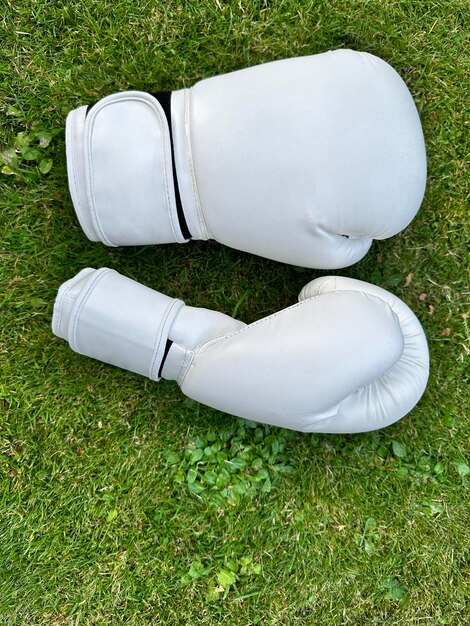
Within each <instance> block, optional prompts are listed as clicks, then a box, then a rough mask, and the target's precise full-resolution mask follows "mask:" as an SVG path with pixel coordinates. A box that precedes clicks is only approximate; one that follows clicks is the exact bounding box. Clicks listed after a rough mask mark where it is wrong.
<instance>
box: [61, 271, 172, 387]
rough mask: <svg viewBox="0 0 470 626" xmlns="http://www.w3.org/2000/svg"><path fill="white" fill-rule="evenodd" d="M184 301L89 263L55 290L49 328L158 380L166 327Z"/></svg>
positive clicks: (81, 348) (77, 346) (90, 352)
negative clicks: (96, 268) (84, 268)
mask: <svg viewBox="0 0 470 626" xmlns="http://www.w3.org/2000/svg"><path fill="white" fill-rule="evenodd" d="M183 306H184V303H183V302H181V301H180V300H176V299H174V298H169V297H168V296H165V295H164V294H162V293H159V292H158V291H153V290H152V289H149V288H148V287H145V286H144V285H140V284H139V283H136V282H135V281H133V280H131V279H130V278H126V277H124V276H121V275H120V274H118V273H117V272H115V271H114V270H110V269H107V268H102V269H100V270H93V269H92V268H87V269H86V270H82V272H80V273H79V274H78V275H77V276H75V277H74V278H72V279H71V280H69V281H67V282H66V283H65V284H64V285H62V287H61V288H60V289H59V293H58V296H57V299H56V302H55V306H54V315H53V320H52V329H53V332H54V333H55V334H56V335H59V336H60V337H62V338H64V339H66V340H67V341H68V342H69V344H70V347H71V348H72V350H74V351H75V352H79V353H80V354H85V355H87V356H91V357H93V358H94V359H99V360H100V361H104V362H105V363H110V364H111V365H117V366H118V367H122V368H123V369H127V370H130V371H131V372H136V373H138V374H143V375H144V376H148V377H149V378H151V379H152V380H159V377H158V370H159V368H160V364H161V362H162V358H163V354H164V350H165V345H166V341H167V339H168V332H169V330H170V328H171V325H172V323H173V320H174V319H175V317H176V315H177V313H178V311H179V310H180V309H181V308H182V307H183Z"/></svg>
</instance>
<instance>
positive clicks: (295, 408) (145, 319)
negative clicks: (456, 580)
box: [52, 268, 429, 433]
mask: <svg viewBox="0 0 470 626" xmlns="http://www.w3.org/2000/svg"><path fill="white" fill-rule="evenodd" d="M52 324H53V331H54V333H55V334H56V335H58V336H59V337H62V338H64V339H66V340H67V341H68V342H69V344H70V346H71V348H72V349H73V350H75V351H76V352H79V353H81V354H85V355H88V356H91V357H94V358H95V359H100V360H101V361H105V362H106V363H111V364H113V365H117V366H119V367H122V368H125V369H128V370H131V371H132V372H138V373H139V374H143V375H144V376H148V377H149V378H151V379H153V380H156V381H157V380H159V379H160V378H165V379H170V380H176V381H177V382H178V384H179V385H180V387H181V389H182V391H183V392H184V393H185V394H186V395H187V396H189V397H190V398H193V399H194V400H198V401H199V402H203V403H205V404H207V405H209V406H211V407H214V408H216V409H219V410H221V411H225V412H227V413H231V414H232V415H237V416H240V417H245V418H249V419H252V420H256V421H259V422H264V423H267V424H273V425H276V426H283V427H285V428H291V429H294V430H300V431H306V432H323V433H355V432H362V431H369V430H374V429H377V428H382V427H384V426H387V425H388V424H391V423H392V422H395V421H396V420H398V419H400V418H401V417H403V416H404V415H405V414H406V413H408V412H409V411H410V410H411V409H412V408H413V407H414V405H415V404H416V403H417V402H418V400H419V398H420V397H421V395H422V393H423V391H424V389H425V386H426V381H427V378H428V368H429V357H428V349H427V343H426V339H425V336H424V333H423V330H422V328H421V326H420V324H419V322H418V320H417V319H416V317H415V316H414V314H413V313H412V312H411V311H410V309H409V308H408V307H407V306H406V305H405V304H404V303H403V302H402V301H401V300H399V299H398V298H396V297H395V296H393V295H391V294H390V293H388V292H387V291H385V290H383V289H381V288H379V287H375V286H373V285H369V284H367V283H364V282H361V281H358V280H353V279H350V278H337V277H327V278H318V279H316V280H314V281H313V282H311V283H309V284H308V285H307V286H306V287H304V289H303V290H302V292H301V294H300V302H299V303H298V304H296V305H294V306H291V307H289V308H287V309H284V310H283V311H280V312H279V313H275V314H274V315H270V316H269V317H266V318H264V319H261V320H260V321H258V322H255V323H254V324H250V325H248V326H247V325H245V324H244V323H243V322H240V321H238V320H235V319H232V318H230V317H228V316H227V315H224V314H222V313H217V312H215V311H210V310H207V309H201V308H193V307H189V306H186V305H185V304H184V303H183V302H182V301H180V300H176V299H173V298H169V297H168V296H166V295H163V294H161V293H159V292H157V291H153V290H152V289H149V288H148V287H145V286H143V285H141V284H139V283H137V282H135V281H133V280H130V279H129V278H125V277H124V276H121V275H120V274H118V273H117V272H115V271H114V270H110V269H100V270H95V269H91V268H88V269H85V270H82V272H80V273H79V274H78V275H77V276H76V277H75V278H73V279H71V280H69V281H68V282H66V283H64V284H63V285H62V286H61V288H60V289H59V293H58V296H57V299H56V303H55V306H54V315H53V323H52Z"/></svg>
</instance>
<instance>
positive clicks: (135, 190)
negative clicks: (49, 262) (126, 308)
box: [66, 91, 185, 246]
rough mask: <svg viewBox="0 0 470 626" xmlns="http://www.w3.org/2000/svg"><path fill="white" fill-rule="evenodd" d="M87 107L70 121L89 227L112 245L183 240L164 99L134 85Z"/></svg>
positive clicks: (74, 175) (75, 185) (72, 183)
mask: <svg viewBox="0 0 470 626" xmlns="http://www.w3.org/2000/svg"><path fill="white" fill-rule="evenodd" d="M85 111H86V108H85V107H81V108H80V109H77V110H76V111H72V112H71V113H70V114H69V116H68V118H67V124H66V128H67V136H66V139H67V165H68V178H69V187H70V190H71V195H72V200H73V202H74V205H75V207H76V210H77V214H78V216H79V219H80V223H81V224H82V226H83V227H84V230H85V233H86V234H87V235H88V236H89V238H90V239H92V240H94V241H95V240H97V239H99V240H101V241H102V242H103V243H105V244H107V245H110V246H118V245H139V244H149V243H154V242H155V241H158V242H159V243H174V242H180V243H182V242H184V241H185V239H184V237H183V236H182V234H181V230H180V227H179V222H178V219H177V214H176V204H175V191H174V185H173V173H172V165H171V147H170V135H169V131H168V124H167V121H166V117H165V114H164V112H163V110H162V108H161V106H160V104H159V102H158V101H157V100H156V99H155V98H153V97H152V96H150V95H149V94H146V93H142V92H132V91H131V92H124V93H118V94H113V95H111V96H107V97H106V98H103V99H102V100H100V101H99V102H98V103H97V104H95V106H94V107H93V108H92V109H91V110H90V112H89V113H88V115H87V116H86V117H85Z"/></svg>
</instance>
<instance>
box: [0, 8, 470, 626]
mask: <svg viewBox="0 0 470 626" xmlns="http://www.w3.org/2000/svg"><path fill="white" fill-rule="evenodd" d="M469 12H470V9H469V5H468V3H467V2H460V1H458V0H449V1H437V0H435V1H425V0H423V1H421V2H413V1H406V0H404V1H400V2H399V1H396V0H393V1H392V0H384V1H382V2H379V1H365V0H364V1H363V2H352V1H351V0H346V1H334V0H332V1H329V2H328V1H322V0H319V1H317V2H313V1H312V2H294V1H293V0H285V1H279V2H275V1H273V2H254V1H251V2H245V1H243V0H240V2H222V1H221V0H220V1H218V0H216V1H212V2H211V1H209V0H205V1H202V2H177V1H176V0H170V1H168V2H165V3H163V2H151V1H148V0H145V1H143V0H142V1H137V0H116V1H114V2H112V1H110V0H108V1H105V0H96V1H94V2H92V1H91V0H83V1H78V0H70V1H68V2H53V1H52V0H21V1H13V0H2V2H1V10H0V93H1V99H0V123H1V137H2V143H3V147H2V148H1V150H2V151H3V165H2V167H3V169H4V173H3V174H0V225H1V244H0V251H1V252H0V253H1V259H0V280H1V290H0V299H1V300H0V301H1V320H0V321H1V324H0V352H1V357H0V359H1V365H0V367H1V375H0V481H1V483H0V624H6V625H8V626H14V625H15V626H16V625H27V626H34V625H53V626H56V625H75V624H77V625H78V624H80V625H81V624H96V625H98V624H99V625H105V624H106V625H108V624H112V625H119V624H129V625H131V624H132V625H137V624H169V625H173V624H175V625H177V624H191V625H193V624H194V625H196V624H218V623H222V622H223V623H225V624H229V625H231V624H234V625H240V626H241V625H243V626H245V625H250V624H269V625H271V624H272V625H275V624H276V625H277V624H279V625H285V626H290V625H297V624H313V625H320V624H328V625H330V624H331V625H337V624H351V625H353V624H358V625H362V624H380V625H383V624H386V625H388V624H390V625H392V624H393V625H395V624H406V625H409V624H420V625H421V624H426V625H428V624H429V625H434V624H451V625H460V624H470V612H469V600H468V594H469V585H468V583H469V578H468V574H469V572H468V566H469V552H468V546H469V539H470V515H469V500H468V486H469V481H470V476H469V474H470V469H469V465H470V453H469V445H468V442H469V434H470V432H469V431H470V429H469V419H468V418H469V402H468V387H466V386H465V385H466V384H468V352H469V347H468V326H467V324H468V309H466V308H465V306H464V305H465V300H466V299H468V289H469V287H468V278H469V266H468V241H469V229H468V223H469V220H468V213H467V211H468V209H467V207H466V204H465V201H466V199H465V194H466V190H467V183H468V171H467V172H466V170H465V159H466V158H468V141H466V137H468V126H467V127H465V116H466V113H467V111H466V109H467V110H468V104H469V99H468V97H469V93H468V77H469V56H468V47H467V48H466V45H467V46H468V34H469ZM342 47H349V48H354V49H357V50H365V51H368V52H371V53H374V54H376V55H378V56H380V57H382V58H383V59H385V60H387V61H388V62H390V63H391V64H392V65H393V66H394V67H395V68H396V69H397V71H398V72H399V73H400V74H401V76H402V77H403V78H404V79H405V81H406V83H407V84H408V86H409V88H410V90H411V93H412V94H413V96H414V98H415V101H416V103H417V106H418V109H419V111H420V115H421V120H422V123H423V127H424V133H425V138H426V145H427V154H428V168H429V171H428V174H429V176H428V187H427V193H426V198H425V200H424V203H423V206H422V208H421V210H420V212H419V214H418V216H417V218H416V219H415V220H414V221H413V223H412V224H411V225H410V226H409V227H408V228H407V229H406V231H404V232H403V233H401V234H400V235H398V236H396V237H394V238H392V239H390V240H388V241H383V242H376V243H374V245H373V247H372V249H371V251H370V252H369V254H368V255H367V256H366V258H365V259H364V260H363V261H361V262H360V263H358V264H357V265H355V266H353V267H352V268H349V269H346V270H342V271H340V272H337V273H340V274H342V275H347V276H352V277H355V278H360V279H362V280H366V281H369V282H372V283H374V284H377V285H380V286H382V287H385V288H386V289H388V290H390V291H392V292H393V293H395V294H396V295H398V296H399V297H400V298H402V299H403V300H404V301H405V302H406V303H407V304H408V305H410V306H411V308H412V309H413V310H414V311H415V312H416V314H417V315H418V317H419V319H420V320H421V322H422V324H423V326H424V329H425V331H426V334H427V337H428V341H429V346H430V350H431V378H430V381H429V386H428V389H427V391H426V393H425V395H424V397H423V399H422V401H421V402H420V403H419V405H418V406H417V407H416V408H415V410H414V411H413V412H412V413H411V414H410V415H408V416H407V417H405V418H404V419H403V420H402V421H400V422H399V423H397V424H395V425H393V426H391V427H389V428H388V429H386V430H384V431H381V432H376V433H370V434H364V435H356V436H324V435H300V434H297V433H295V434H293V435H292V434H289V433H286V432H285V431H282V430H280V429H275V428H268V427H258V428H256V425H253V424H250V423H248V424H245V423H244V422H243V421H241V420H236V419H235V418H232V417H230V416H227V415H224V414H222V413H219V412H217V411H214V410H211V409H208V408H207V407H204V406H201V405H198V404H197V403H195V402H192V401H189V400H187V399H185V397H184V396H183V395H182V394H181V392H180V391H179V388H178V387H177V386H176V384H175V383H170V382H161V383H160V384H155V383H152V382H150V381H148V380H146V379H145V378H142V377H139V376H137V375H133V374H131V373H129V372H124V371H121V370H118V369H116V368H113V367H110V366H106V365H104V364H101V363H99V362H96V361H92V360H91V359H87V358H85V357H81V356H79V355H77V354H75V353H73V352H72V351H71V350H70V349H69V347H68V346H67V344H66V343H65V342H64V341H61V340H59V339H57V338H55V337H54V336H53V335H52V333H51V329H50V321H51V315H52V305H53V300H54V297H55V294H56V291H57V289H58V287H59V285H60V284H61V283H62V282H63V281H64V280H66V279H68V278H70V277H71V276H72V275H74V274H75V273H76V272H77V271H78V270H80V269H81V268H82V267H85V266H87V265H88V266H92V267H101V266H109V267H112V268H115V269H116V270H118V271H119V272H121V273H123V274H125V275H127V276H130V277H132V278H135V279H137V280H139V281H140V282H143V283H145V284H146V285H148V286H150V287H152V288H154V289H158V290H161V291H163V292H164V293H167V294H168V295H171V296H174V297H178V298H182V299H183V300H185V301H186V302H187V304H190V305H192V306H205V307H208V308H214V309H216V310H218V311H223V312H225V313H228V314H230V315H231V314H235V315H236V317H238V318H240V319H243V320H244V321H245V322H251V321H254V320H257V319H259V318H260V317H263V316H265V315H267V314H270V313H272V312H274V311H277V310H279V309H281V308H283V307H285V306H288V305H290V304H292V303H294V302H295V301H296V298H297V294H298V292H299V291H300V289H301V287H302V286H303V285H304V284H305V283H306V282H308V281H309V280H311V279H312V278H313V277H315V276H318V275H322V274H325V273H326V272H314V271H312V270H306V269H302V268H295V267H291V266H286V265H282V264H280V263H275V262H273V261H268V260H264V259H261V258H257V257H255V256H251V255H248V254H244V253H241V252H237V251H235V250H231V249H229V248H225V247H223V246H221V245H219V244H216V243H214V242H195V243H190V244H187V245H180V246H179V245H171V246H160V247H144V248H127V249H124V248H117V249H110V248H106V247H104V246H102V245H101V244H93V243H91V242H89V241H88V240H87V239H86V237H85V235H84V234H83V233H82V231H81V229H80V227H79V225H78V222H77V220H76V218H75V215H74V212H73V208H72V204H71V200H70V198H69V194H68V191H67V180H66V168H65V151H64V121H65V115H66V113H67V112H68V111H69V110H70V109H72V108H74V107H76V106H78V105H81V104H87V103H90V102H93V101H94V100H96V99H98V98H99V97H102V96H104V95H106V94H108V93H111V92H114V91H118V90H123V89H128V88H135V89H142V90H148V91H157V90H163V89H178V88H182V87H189V86H191V85H192V84H194V83H195V82H196V81H197V80H199V79H201V78H204V77H207V76H211V75H214V74H217V73H223V72H228V71H231V70H236V69H239V68H243V67H247V66H251V65H255V64H257V63H262V62H266V61H271V60H274V59H280V58H285V57H289V56H296V55H307V54H314V53H318V52H323V51H326V50H328V49H334V48H342ZM466 133H467V136H466ZM12 149H13V150H14V152H12ZM14 155H16V156H14ZM11 170H13V173H11ZM465 357H466V358H467V370H465V360H464V359H465Z"/></svg>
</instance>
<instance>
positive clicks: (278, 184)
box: [190, 50, 426, 269]
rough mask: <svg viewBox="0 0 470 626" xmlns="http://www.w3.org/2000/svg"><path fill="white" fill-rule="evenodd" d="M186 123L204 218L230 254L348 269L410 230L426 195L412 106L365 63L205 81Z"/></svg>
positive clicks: (263, 68)
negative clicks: (378, 242)
mask: <svg viewBox="0 0 470 626" xmlns="http://www.w3.org/2000/svg"><path fill="white" fill-rule="evenodd" d="M190 125H191V143H192V147H193V160H194V168H195V172H196V178H197V180H198V184H199V195H200V198H201V203H202V206H203V208H204V213H205V217H206V221H207V223H208V224H209V229H210V231H211V233H212V235H213V236H214V237H215V239H217V240H218V241H221V242H223V243H225V244H227V245H229V246H233V247H234V248H238V249H241V250H245V251H247V252H254V253H256V254H259V255H261V256H265V257H268V258H274V259H277V260H281V261H286V262H288V263H293V264H296V265H303V266H311V267H319V268H327V269H333V268H338V267H343V266H347V265H350V264H352V263H354V262H355V261H357V260H359V259H360V258H362V257H363V256H364V254H365V253H366V252H367V250H368V248H369V246H370V243H371V239H372V238H375V239H383V238H386V237H390V236H392V235H395V234H396V233H397V232H399V231H400V230H402V229H403V228H404V227H405V226H407V224H408V223H409V222H410V221H411V220H412V218H413V217H414V215H415V213H416V212H417V210H418V208H419V206H420V204H421V201H422V198H423V194H424V188H425V179H426V157H425V149H424V141H423V135H422V130H421V125H420V121H419V117H418V114H417V111H416V107H415V105H414V103H413V100H412V98H411V95H410V93H409V91H408V89H407V87H406V85H405V84H404V82H403V81H402V79H401V78H400V77H399V76H398V74H397V73H396V72H395V70H393V69H392V68H391V67H390V66H389V65H388V64H387V63H385V62H384V61H382V60H380V59H378V58H377V57H374V56H372V55H370V54H366V53H359V52H353V51H350V50H337V51H335V52H327V53H325V54H320V55H315V56H309V57H302V58H295V59H289V60H287V61H278V62H274V63H268V64H265V65H260V66H257V67H253V68H249V69H246V70H242V71H240V72H235V73H232V74H227V75H224V76H217V77H214V78H210V79H208V80H203V81H201V82H200V83H198V84H197V85H195V86H194V87H193V88H192V90H191V110H190ZM341 235H348V236H349V239H346V238H344V237H341Z"/></svg>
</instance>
